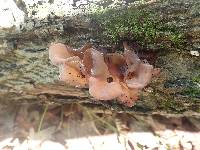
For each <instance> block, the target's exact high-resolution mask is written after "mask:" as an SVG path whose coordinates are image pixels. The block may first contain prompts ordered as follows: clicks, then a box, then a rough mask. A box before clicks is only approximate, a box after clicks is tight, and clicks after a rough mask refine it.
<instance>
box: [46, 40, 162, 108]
mask: <svg viewBox="0 0 200 150" xmlns="http://www.w3.org/2000/svg"><path fill="white" fill-rule="evenodd" d="M123 44H124V53H123V54H119V53H109V54H105V53H104V54H103V53H101V52H99V51H98V50H96V49H94V48H92V46H91V45H90V44H86V45H84V46H83V47H82V48H81V49H79V50H73V49H72V48H70V47H69V46H65V45H64V44H60V43H58V44H52V45H51V46H50V48H49V58H50V60H51V62H52V63H53V64H54V65H56V66H58V67H59V72H60V80H62V81H64V82H65V83H67V84H69V85H72V86H76V87H88V88H89V93H90V95H91V96H93V97H94V98H95V99H97V100H112V99H117V100H118V101H120V102H121V103H123V104H125V105H126V106H129V107H131V106H133V105H134V103H135V101H136V100H137V99H138V96H139V92H140V91H141V89H142V88H144V87H145V86H146V85H147V84H149V83H150V81H151V78H152V77H153V76H156V75H157V74H159V72H160V69H159V68H153V66H152V65H150V64H148V63H147V62H143V61H141V60H140V59H139V57H138V56H137V55H136V54H135V53H134V51H132V50H131V49H130V48H129V46H128V44H127V43H126V42H124V43H123Z"/></svg>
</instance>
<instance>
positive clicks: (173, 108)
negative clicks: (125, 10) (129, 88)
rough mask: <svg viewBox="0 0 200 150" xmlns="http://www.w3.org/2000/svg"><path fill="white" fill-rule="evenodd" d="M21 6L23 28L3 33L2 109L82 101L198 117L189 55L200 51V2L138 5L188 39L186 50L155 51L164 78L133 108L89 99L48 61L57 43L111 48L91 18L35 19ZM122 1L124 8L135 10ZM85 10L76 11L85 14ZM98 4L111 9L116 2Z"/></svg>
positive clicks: (195, 66)
mask: <svg viewBox="0 0 200 150" xmlns="http://www.w3.org/2000/svg"><path fill="white" fill-rule="evenodd" d="M19 2H23V0H22V1H16V4H17V6H18V7H19V8H20V9H21V10H22V11H24V12H25V13H27V14H26V18H25V20H24V22H23V23H22V24H21V25H20V29H19V30H17V29H16V28H15V27H10V28H1V29H0V31H1V32H0V44H1V45H0V102H1V104H8V105H9V104H12V103H17V104H22V103H56V104H63V103H77V102H80V103H84V104H88V105H94V106H99V107H102V106H103V107H106V108H110V109H114V110H117V111H129V112H133V113H168V114H177V113H178V114H185V115H186V114H187V115H194V114H195V115H199V114H200V87H199V84H200V61H199V57H198V56H192V55H191V54H190V51H192V50H193V51H199V49H200V27H199V26H200V13H199V10H200V1H198V0H188V1H187V0H179V1H176V0H170V1H168V0H164V1H147V2H146V3H143V4H137V6H134V7H139V8H140V9H144V10H153V11H156V12H157V13H158V14H159V16H160V17H161V18H162V19H163V20H165V22H163V24H165V25H166V24H168V25H172V24H173V25H175V26H176V27H177V30H180V32H182V33H183V35H184V43H182V44H184V45H182V46H181V48H180V47H179V48H174V47H173V46H171V48H170V49H162V50H157V51H156V53H157V59H156V60H155V64H154V65H155V66H156V67H160V68H161V70H162V71H161V74H160V76H159V77H158V78H156V79H154V80H153V81H152V82H151V84H150V85H149V86H148V87H147V88H145V89H144V90H143V92H142V93H141V95H140V99H139V100H138V101H137V103H136V104H135V106H134V107H132V108H126V107H124V106H121V105H120V104H118V103H117V102H115V101H109V102H103V101H95V100H94V99H93V98H92V97H90V96H89V93H88V89H78V88H73V87H69V86H67V85H65V84H63V83H60V82H59V81H58V70H57V68H55V67H54V66H53V65H51V64H50V62H49V59H48V52H47V50H48V45H49V44H50V43H51V42H54V41H59V42H63V43H66V44H69V45H71V46H74V47H76V48H77V47H80V46H82V45H83V44H84V43H85V42H88V41H90V42H91V41H92V43H93V44H94V45H98V46H105V47H107V46H108V43H105V41H103V40H102V35H101V32H98V26H96V24H95V23H93V22H91V19H90V16H89V15H83V14H80V15H75V16H71V17H70V16H58V15H54V14H51V15H48V16H47V17H46V18H43V19H37V18H36V17H34V13H33V12H32V11H31V12H29V11H30V10H27V9H26V8H28V7H27V6H26V4H25V3H19ZM120 2H121V1H120ZM122 2H123V1H122ZM124 2H126V3H124V4H125V5H135V3H134V4H132V3H127V1H124ZM41 5H42V4H41ZM87 5H89V4H85V5H81V6H82V7H83V8H82V7H80V8H77V9H80V10H81V11H83V9H86V7H87ZM95 5H97V6H98V5H99V6H104V5H106V6H111V5H112V2H108V3H105V4H104V3H95ZM116 5H117V4H116ZM120 5H121V4H120ZM120 5H119V6H120ZM38 6H39V4H38ZM84 7H85V8H84ZM116 7H118V6H116ZM120 7H122V6H120ZM125 7H126V6H125ZM105 8H106V7H105ZM87 9H88V8H87ZM30 14H31V15H30ZM36 14H37V13H36ZM166 34H167V33H166ZM163 40H165V39H163ZM164 44H167V43H164ZM152 49H153V47H152Z"/></svg>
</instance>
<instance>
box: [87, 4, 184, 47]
mask: <svg viewBox="0 0 200 150" xmlns="http://www.w3.org/2000/svg"><path fill="white" fill-rule="evenodd" d="M91 18H92V20H93V21H95V22H96V23H97V24H98V26H99V27H100V28H101V30H102V31H103V32H101V34H102V33H103V36H104V37H106V38H107V40H109V42H110V43H117V42H118V41H120V40H123V39H129V40H134V41H137V42H138V43H139V44H140V45H141V46H143V47H148V46H150V45H152V44H153V45H154V47H158V48H166V47H171V46H173V47H180V46H181V45H182V44H183V43H184V35H183V34H182V33H181V32H179V31H178V29H176V27H174V26H168V25H166V24H164V23H162V20H160V19H158V18H159V16H157V14H156V13H154V12H152V11H146V10H143V9H136V8H126V9H125V8H124V9H120V10H119V9H107V10H104V11H98V12H96V13H94V14H92V15H91Z"/></svg>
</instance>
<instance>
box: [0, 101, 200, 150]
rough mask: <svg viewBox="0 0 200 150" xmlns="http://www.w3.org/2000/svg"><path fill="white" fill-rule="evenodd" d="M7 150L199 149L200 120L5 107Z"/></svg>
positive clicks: (1, 116)
mask: <svg viewBox="0 0 200 150" xmlns="http://www.w3.org/2000/svg"><path fill="white" fill-rule="evenodd" d="M0 110H1V111H0V149H1V150H51V149H52V150H53V149H59V150H65V149H69V150H78V149H85V150H90V149H91V150H107V149H115V150H118V149H119V150H140V149H141V150H199V149H200V140H199V139H200V126H199V124H200V117H197V116H188V117H183V116H179V115H171V116H162V115H158V114H155V115H142V114H134V115H133V114H130V113H117V112H114V111H108V110H100V109H98V108H92V109H91V108H89V107H86V106H84V105H80V104H67V105H63V106H53V105H46V106H40V105H36V104H32V105H30V104H23V105H22V104H20V105H19V106H17V105H15V106H2V105H0Z"/></svg>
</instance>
